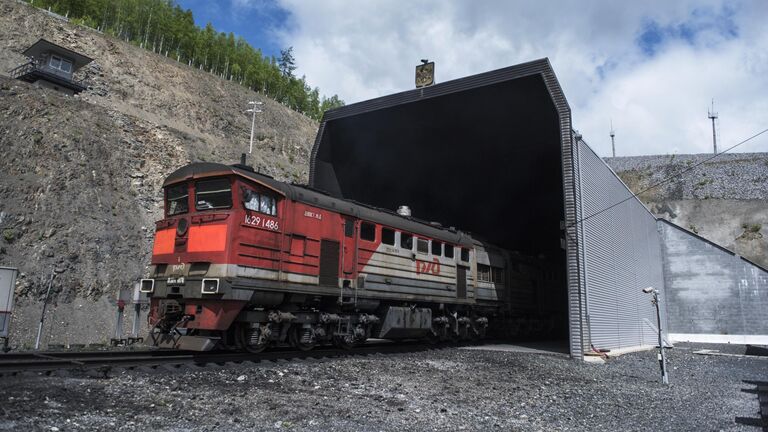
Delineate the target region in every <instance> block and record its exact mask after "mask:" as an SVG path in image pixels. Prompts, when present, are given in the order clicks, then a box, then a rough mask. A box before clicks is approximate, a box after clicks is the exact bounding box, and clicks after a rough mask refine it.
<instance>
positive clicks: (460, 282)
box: [456, 265, 467, 299]
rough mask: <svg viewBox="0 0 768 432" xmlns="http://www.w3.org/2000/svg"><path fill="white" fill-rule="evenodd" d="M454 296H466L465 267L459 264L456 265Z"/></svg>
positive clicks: (463, 297)
mask: <svg viewBox="0 0 768 432" xmlns="http://www.w3.org/2000/svg"><path fill="white" fill-rule="evenodd" d="M456 298H458V299H465V298H467V268H466V267H464V266H461V265H457V266H456Z"/></svg>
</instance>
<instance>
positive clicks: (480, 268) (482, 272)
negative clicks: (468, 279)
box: [477, 264, 491, 282]
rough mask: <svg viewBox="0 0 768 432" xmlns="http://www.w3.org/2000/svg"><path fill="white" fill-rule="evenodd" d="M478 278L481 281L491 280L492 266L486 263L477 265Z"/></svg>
mask: <svg viewBox="0 0 768 432" xmlns="http://www.w3.org/2000/svg"><path fill="white" fill-rule="evenodd" d="M477 280H479V281H480V282H491V266H487V265H485V264H478V265H477Z"/></svg>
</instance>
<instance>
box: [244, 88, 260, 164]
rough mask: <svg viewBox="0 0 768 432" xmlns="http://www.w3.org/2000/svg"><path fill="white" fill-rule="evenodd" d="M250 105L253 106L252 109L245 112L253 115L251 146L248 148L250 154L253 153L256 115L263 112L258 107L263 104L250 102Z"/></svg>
mask: <svg viewBox="0 0 768 432" xmlns="http://www.w3.org/2000/svg"><path fill="white" fill-rule="evenodd" d="M248 105H251V106H252V107H251V108H249V109H247V110H245V112H248V113H251V114H252V115H251V144H250V146H249V147H248V154H251V153H253V131H254V129H255V128H256V114H258V113H260V112H262V111H261V110H260V109H258V108H256V107H257V106H260V105H261V102H257V101H249V102H248Z"/></svg>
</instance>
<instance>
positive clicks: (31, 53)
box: [24, 39, 93, 72]
mask: <svg viewBox="0 0 768 432" xmlns="http://www.w3.org/2000/svg"><path fill="white" fill-rule="evenodd" d="M47 51H52V52H54V53H59V54H60V55H63V56H66V57H69V58H70V59H72V62H73V64H72V72H74V71H76V70H78V69H80V68H81V67H83V66H85V65H87V64H88V63H90V62H92V61H93V59H92V58H90V57H88V56H85V55H82V54H80V53H77V52H75V51H72V50H71V49H68V48H64V47H63V46H60V45H56V44H55V43H53V42H50V41H47V40H45V39H40V40H38V41H37V42H35V43H34V44H33V45H32V46H31V47H29V48H27V49H26V50H25V51H24V55H25V56H27V57H35V58H39V57H40V56H42V55H43V53H45V52H47Z"/></svg>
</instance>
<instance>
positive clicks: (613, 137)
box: [611, 120, 616, 157]
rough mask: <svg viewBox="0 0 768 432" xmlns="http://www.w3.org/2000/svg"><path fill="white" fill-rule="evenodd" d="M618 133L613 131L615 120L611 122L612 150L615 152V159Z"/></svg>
mask: <svg viewBox="0 0 768 432" xmlns="http://www.w3.org/2000/svg"><path fill="white" fill-rule="evenodd" d="M615 137H616V132H615V131H614V130H613V120H611V150H612V151H613V157H616V140H615Z"/></svg>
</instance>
